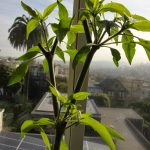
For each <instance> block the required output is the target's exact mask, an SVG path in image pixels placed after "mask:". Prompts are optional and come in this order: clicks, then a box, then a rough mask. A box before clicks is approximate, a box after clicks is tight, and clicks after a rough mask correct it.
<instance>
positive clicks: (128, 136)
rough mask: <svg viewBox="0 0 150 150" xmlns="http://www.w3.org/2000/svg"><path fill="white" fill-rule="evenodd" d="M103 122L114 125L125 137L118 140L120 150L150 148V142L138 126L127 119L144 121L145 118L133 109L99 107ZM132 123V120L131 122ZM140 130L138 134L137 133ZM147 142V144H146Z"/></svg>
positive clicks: (144, 149) (146, 149)
mask: <svg viewBox="0 0 150 150" xmlns="http://www.w3.org/2000/svg"><path fill="white" fill-rule="evenodd" d="M99 111H100V113H101V120H102V122H103V123H105V124H107V125H110V126H113V127H114V128H115V129H116V130H117V131H118V132H119V133H120V134H121V135H122V136H123V137H124V139H125V141H119V140H118V141H117V149H118V150H149V149H150V144H149V142H148V141H147V140H146V139H145V138H144V136H143V135H142V134H141V132H140V131H139V130H137V128H136V127H135V126H134V125H132V128H131V126H130V125H129V123H127V120H128V121H130V120H133V119H134V120H136V121H141V123H143V118H142V117H141V116H139V115H138V114H137V113H136V112H135V111H134V110H132V109H120V108H102V107H100V108H99ZM130 123H131V122H130ZM137 132H138V135H137ZM145 143H147V144H145Z"/></svg>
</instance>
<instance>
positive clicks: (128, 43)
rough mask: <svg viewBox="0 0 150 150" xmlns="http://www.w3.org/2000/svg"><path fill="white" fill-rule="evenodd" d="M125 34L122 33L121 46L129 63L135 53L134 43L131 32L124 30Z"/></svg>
mask: <svg viewBox="0 0 150 150" xmlns="http://www.w3.org/2000/svg"><path fill="white" fill-rule="evenodd" d="M124 33H125V34H127V35H123V36H122V42H123V43H122V47H123V49H124V52H125V55H126V57H127V59H128V61H129V63H130V64H131V63H132V60H133V57H134V55H135V51H136V49H135V46H136V44H135V43H134V40H133V39H134V38H133V36H132V35H133V34H132V33H131V31H129V30H126V31H124ZM128 35H129V36H128Z"/></svg>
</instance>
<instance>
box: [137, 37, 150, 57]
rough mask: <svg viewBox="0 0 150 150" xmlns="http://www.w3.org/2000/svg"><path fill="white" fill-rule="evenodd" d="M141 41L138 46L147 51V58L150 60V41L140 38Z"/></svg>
mask: <svg viewBox="0 0 150 150" xmlns="http://www.w3.org/2000/svg"><path fill="white" fill-rule="evenodd" d="M139 41H140V42H138V43H137V44H139V45H141V46H143V48H144V49H145V52H146V54H147V57H148V59H149V60H150V41H148V40H144V39H140V38H139Z"/></svg>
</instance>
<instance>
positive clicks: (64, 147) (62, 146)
mask: <svg viewBox="0 0 150 150" xmlns="http://www.w3.org/2000/svg"><path fill="white" fill-rule="evenodd" d="M60 150H68V146H67V144H66V142H65V138H64V136H63V137H62V140H61V144H60Z"/></svg>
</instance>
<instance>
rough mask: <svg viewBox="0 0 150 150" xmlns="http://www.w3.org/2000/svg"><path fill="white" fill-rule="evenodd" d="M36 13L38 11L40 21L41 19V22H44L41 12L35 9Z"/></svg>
mask: <svg viewBox="0 0 150 150" xmlns="http://www.w3.org/2000/svg"><path fill="white" fill-rule="evenodd" d="M35 11H36V13H37V17H38V19H39V20H42V19H43V16H42V14H41V12H40V11H38V10H37V9H35Z"/></svg>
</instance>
